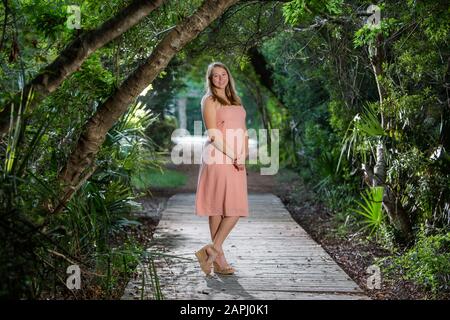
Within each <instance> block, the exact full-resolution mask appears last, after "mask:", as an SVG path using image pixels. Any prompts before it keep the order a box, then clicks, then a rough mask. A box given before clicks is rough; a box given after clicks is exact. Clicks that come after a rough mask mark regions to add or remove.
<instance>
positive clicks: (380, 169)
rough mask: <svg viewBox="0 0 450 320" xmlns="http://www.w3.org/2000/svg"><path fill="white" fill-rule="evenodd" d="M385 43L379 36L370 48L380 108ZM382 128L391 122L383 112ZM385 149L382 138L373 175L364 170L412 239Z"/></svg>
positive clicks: (395, 223) (394, 222) (405, 235)
mask: <svg viewBox="0 0 450 320" xmlns="http://www.w3.org/2000/svg"><path fill="white" fill-rule="evenodd" d="M382 42H383V37H382V35H381V34H379V35H378V36H377V39H376V45H375V47H374V48H370V49H369V51H370V53H371V57H370V63H371V65H372V69H373V73H374V76H375V81H376V84H377V89H378V95H379V100H380V106H381V107H382V106H383V102H384V96H385V91H384V90H383V87H382V86H381V84H380V82H379V80H378V77H379V76H381V75H382V74H383V68H382V63H383V59H384V57H383V53H382V50H381V45H382ZM381 126H382V128H384V129H386V127H387V129H389V126H390V124H389V121H387V122H386V123H385V119H384V115H383V112H382V113H381ZM384 158H385V149H384V145H383V140H382V138H380V139H379V141H378V144H377V147H376V159H375V160H376V163H375V166H374V168H373V173H372V172H371V170H369V168H368V167H367V166H366V165H364V164H363V170H364V171H365V172H366V174H367V175H368V177H369V180H370V182H371V183H370V184H371V186H373V187H376V186H383V187H384V194H383V207H384V208H385V210H386V212H387V214H388V216H389V220H390V222H391V224H392V225H393V226H394V228H395V229H397V230H398V231H399V232H400V234H401V237H402V238H403V239H406V240H407V239H410V238H411V235H412V227H411V221H410V219H409V217H408V213H407V212H406V210H405V209H404V208H403V207H402V205H401V203H399V201H398V200H397V199H396V197H395V194H394V193H393V191H392V190H391V188H390V186H389V185H387V184H386V163H385V160H384Z"/></svg>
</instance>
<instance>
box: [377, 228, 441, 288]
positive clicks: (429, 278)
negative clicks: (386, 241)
mask: <svg viewBox="0 0 450 320" xmlns="http://www.w3.org/2000/svg"><path fill="white" fill-rule="evenodd" d="M449 248H450V233H449V232H447V233H442V234H436V235H426V234H425V233H424V232H423V230H422V231H421V232H420V233H419V236H418V240H417V242H416V243H415V245H414V246H413V247H411V248H410V249H408V250H407V251H406V252H405V253H404V254H402V255H400V256H397V257H392V258H389V260H391V261H389V265H388V266H387V267H386V271H387V272H388V273H390V272H394V271H396V270H399V271H397V272H396V274H398V273H400V274H402V275H403V278H404V279H408V280H412V281H414V282H415V283H417V284H419V285H422V286H423V287H425V288H426V289H429V290H430V291H431V292H432V293H433V294H434V295H436V294H438V293H441V294H443V293H448V292H450V272H449V271H450V251H449Z"/></svg>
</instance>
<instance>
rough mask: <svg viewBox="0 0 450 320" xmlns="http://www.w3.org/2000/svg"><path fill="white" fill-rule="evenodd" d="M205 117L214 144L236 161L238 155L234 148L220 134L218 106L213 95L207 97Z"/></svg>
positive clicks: (204, 109) (204, 108)
mask: <svg viewBox="0 0 450 320" xmlns="http://www.w3.org/2000/svg"><path fill="white" fill-rule="evenodd" d="M203 118H204V120H205V126H206V129H207V132H208V136H209V138H210V139H211V142H212V144H213V145H214V146H215V147H216V148H217V149H219V150H220V151H221V152H223V153H224V154H225V155H226V156H228V157H229V158H230V159H231V160H233V161H234V160H235V159H236V155H235V153H234V151H233V148H232V147H230V146H229V145H228V144H227V143H226V142H225V141H224V139H223V137H222V135H221V134H219V133H220V130H219V129H217V128H216V106H215V103H214V101H213V100H212V98H211V97H208V98H206V99H205V102H204V107H203Z"/></svg>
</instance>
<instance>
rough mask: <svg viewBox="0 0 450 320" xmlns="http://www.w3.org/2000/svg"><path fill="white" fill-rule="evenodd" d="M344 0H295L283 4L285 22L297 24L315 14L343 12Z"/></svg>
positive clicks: (337, 13)
mask: <svg viewBox="0 0 450 320" xmlns="http://www.w3.org/2000/svg"><path fill="white" fill-rule="evenodd" d="M343 3H344V1H343V0H325V1H320V0H309V1H307V0H293V1H290V2H288V3H286V4H284V6H283V15H284V17H285V22H287V23H290V24H292V25H296V24H298V23H299V22H302V20H306V19H307V18H311V17H314V16H315V15H320V14H324V15H331V16H334V15H339V14H341V13H342V12H343V8H342V6H343Z"/></svg>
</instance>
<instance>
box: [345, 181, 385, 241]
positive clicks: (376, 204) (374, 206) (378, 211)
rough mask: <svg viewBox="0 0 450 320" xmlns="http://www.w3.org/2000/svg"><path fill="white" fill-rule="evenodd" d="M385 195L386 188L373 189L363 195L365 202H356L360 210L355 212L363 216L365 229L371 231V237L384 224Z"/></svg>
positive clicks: (356, 209) (367, 190)
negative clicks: (383, 204)
mask: <svg viewBox="0 0 450 320" xmlns="http://www.w3.org/2000/svg"><path fill="white" fill-rule="evenodd" d="M383 193H384V187H371V188H370V189H366V190H365V193H362V194H361V197H362V198H363V200H364V202H360V201H358V200H356V201H355V202H356V203H357V204H358V208H355V209H353V211H354V212H355V213H357V214H358V215H360V216H362V218H363V224H364V225H365V226H364V227H363V229H369V231H370V235H372V234H373V233H374V232H376V231H377V230H379V228H380V226H381V224H382V223H383V206H382V203H383Z"/></svg>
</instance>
